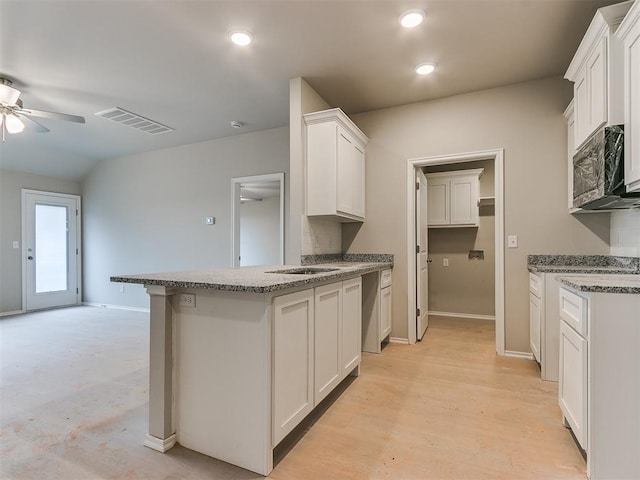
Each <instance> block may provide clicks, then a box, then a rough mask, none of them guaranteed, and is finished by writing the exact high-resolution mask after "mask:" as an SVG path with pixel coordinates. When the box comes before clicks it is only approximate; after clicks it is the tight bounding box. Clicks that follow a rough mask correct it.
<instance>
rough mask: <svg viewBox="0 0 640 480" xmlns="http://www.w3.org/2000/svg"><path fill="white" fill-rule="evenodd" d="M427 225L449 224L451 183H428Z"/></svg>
mask: <svg viewBox="0 0 640 480" xmlns="http://www.w3.org/2000/svg"><path fill="white" fill-rule="evenodd" d="M428 185H429V186H428V202H429V203H428V205H429V209H428V211H427V216H428V219H427V223H428V224H429V225H448V224H449V181H448V180H436V179H434V180H430V181H429V183H428Z"/></svg>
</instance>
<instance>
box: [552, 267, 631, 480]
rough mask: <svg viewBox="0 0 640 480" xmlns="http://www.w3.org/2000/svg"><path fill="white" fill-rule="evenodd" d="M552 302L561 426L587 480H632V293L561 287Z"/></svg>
mask: <svg viewBox="0 0 640 480" xmlns="http://www.w3.org/2000/svg"><path fill="white" fill-rule="evenodd" d="M607 276H609V275H607ZM603 277H605V276H603ZM565 278H566V277H565ZM575 278H580V277H575ZM569 281H570V282H573V281H574V280H572V279H569ZM559 298H560V302H559V314H560V316H561V318H562V321H561V322H560V380H559V385H558V401H559V405H560V409H561V410H562V420H563V423H564V425H565V426H567V427H570V428H571V430H572V431H573V434H574V436H575V438H576V440H577V441H578V443H579V444H580V446H581V447H582V448H583V449H584V450H585V451H586V455H587V475H588V477H589V478H590V479H591V480H600V479H607V480H608V479H638V478H640V457H639V456H638V452H640V410H639V409H638V405H640V294H638V293H636V294H623V293H603V292H593V291H580V290H577V289H575V288H572V287H569V286H565V285H562V286H561V287H560V289H559Z"/></svg>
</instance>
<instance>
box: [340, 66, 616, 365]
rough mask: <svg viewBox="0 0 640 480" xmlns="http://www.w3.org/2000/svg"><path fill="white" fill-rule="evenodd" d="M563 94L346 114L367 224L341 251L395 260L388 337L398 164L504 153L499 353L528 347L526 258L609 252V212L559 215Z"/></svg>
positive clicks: (399, 266) (400, 193) (399, 312)
mask: <svg viewBox="0 0 640 480" xmlns="http://www.w3.org/2000/svg"><path fill="white" fill-rule="evenodd" d="M570 99H571V88H570V85H569V83H568V82H566V81H564V80H562V79H561V78H550V79H543V80H539V81H533V82H527V83H522V84H517V85H510V86H507V87H501V88H495V89H490V90H484V91H480V92H474V93H469V94H465V95H458V96H455V97H449V98H444V99H439V100H435V101H431V102H424V103H416V104H411V105H406V106H401V107H396V108H390V109H385V110H379V111H374V112H369V113H363V114H360V115H354V116H352V119H353V120H354V122H355V123H356V124H357V125H358V126H359V127H360V128H361V129H362V131H363V132H364V133H365V134H366V135H367V136H368V137H369V138H370V142H369V145H368V146H367V173H366V184H367V204H366V208H367V219H366V221H365V223H364V224H362V225H361V226H356V225H345V226H344V227H343V232H342V234H343V248H344V249H345V251H347V252H387V253H393V254H394V255H395V258H394V260H395V267H394V275H393V282H394V283H393V288H394V291H393V293H394V299H393V332H392V336H394V337H400V338H407V337H408V333H407V325H408V324H407V267H406V265H407V251H406V249H407V246H406V245H407V236H406V235H407V218H406V216H407V207H406V203H407V191H406V188H407V179H406V174H407V173H406V172H407V160H408V159H411V158H420V157H430V156H436V155H445V154H456V153H464V152H473V151H480V150H490V149H496V148H504V151H505V156H504V162H505V172H504V174H505V202H504V205H505V219H504V221H505V234H506V235H511V234H516V235H518V238H519V246H518V248H516V249H507V250H506V253H505V283H506V285H505V297H506V298H505V335H506V342H505V343H506V350H508V351H519V352H528V351H529V310H528V294H527V291H528V280H527V279H528V273H527V268H526V262H527V255H528V254H536V253H538V254H544V253H591V254H607V253H609V216H608V214H592V215H582V216H580V217H573V216H571V215H569V214H568V213H567V207H566V191H567V172H566V152H567V144H566V141H567V135H566V122H565V119H564V117H563V116H562V112H563V111H564V109H565V107H566V105H567V104H568V103H569V100H570Z"/></svg>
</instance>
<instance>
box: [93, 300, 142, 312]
mask: <svg viewBox="0 0 640 480" xmlns="http://www.w3.org/2000/svg"><path fill="white" fill-rule="evenodd" d="M82 305H86V306H87V307H101V308H114V309H116V310H130V311H132V312H143V313H149V312H150V309H148V308H140V307H127V306H126V305H112V304H109V303H93V302H82Z"/></svg>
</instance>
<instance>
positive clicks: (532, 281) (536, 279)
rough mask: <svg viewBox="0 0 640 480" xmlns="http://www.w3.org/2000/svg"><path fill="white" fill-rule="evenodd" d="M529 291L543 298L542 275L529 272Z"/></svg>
mask: <svg viewBox="0 0 640 480" xmlns="http://www.w3.org/2000/svg"><path fill="white" fill-rule="evenodd" d="M529 292H531V293H532V294H533V295H535V296H536V297H538V298H542V277H541V276H539V275H536V274H535V273H531V272H529Z"/></svg>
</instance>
